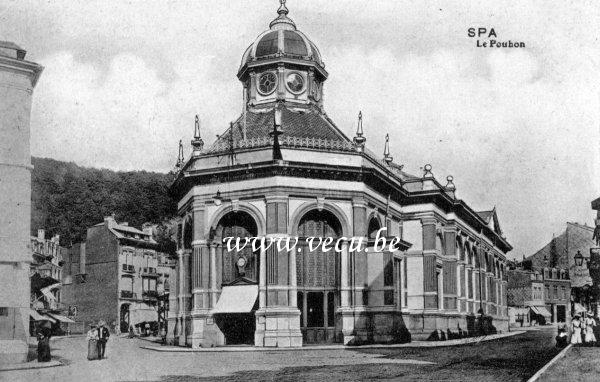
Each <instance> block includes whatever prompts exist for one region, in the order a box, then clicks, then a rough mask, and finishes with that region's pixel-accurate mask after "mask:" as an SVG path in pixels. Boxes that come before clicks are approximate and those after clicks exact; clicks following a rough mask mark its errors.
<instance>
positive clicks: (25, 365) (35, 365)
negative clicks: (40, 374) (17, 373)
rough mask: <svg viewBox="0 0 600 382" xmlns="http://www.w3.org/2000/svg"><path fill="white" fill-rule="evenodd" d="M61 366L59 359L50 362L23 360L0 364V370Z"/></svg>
mask: <svg viewBox="0 0 600 382" xmlns="http://www.w3.org/2000/svg"><path fill="white" fill-rule="evenodd" d="M56 366H62V362H60V361H50V362H41V363H38V362H34V361H31V362H23V363H16V364H12V365H3V366H0V371H2V372H4V371H11V370H34V369H46V368H49V367H56Z"/></svg>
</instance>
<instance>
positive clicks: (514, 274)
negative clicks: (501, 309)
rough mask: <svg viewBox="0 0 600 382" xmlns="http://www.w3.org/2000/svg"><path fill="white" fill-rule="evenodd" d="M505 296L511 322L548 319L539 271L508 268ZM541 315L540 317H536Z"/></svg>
mask: <svg viewBox="0 0 600 382" xmlns="http://www.w3.org/2000/svg"><path fill="white" fill-rule="evenodd" d="M507 276H508V284H507V291H506V298H507V301H508V310H509V318H510V323H511V324H519V323H520V324H523V325H531V324H532V323H533V322H534V321H537V322H538V323H540V322H542V323H543V322H544V321H545V320H546V319H550V317H551V314H550V312H548V310H547V309H546V308H545V302H544V280H543V277H542V275H541V274H540V273H538V272H534V271H529V270H525V269H522V268H518V269H510V268H509V269H508V272H507ZM537 316H541V317H537Z"/></svg>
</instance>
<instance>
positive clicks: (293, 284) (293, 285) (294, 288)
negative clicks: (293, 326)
mask: <svg viewBox="0 0 600 382" xmlns="http://www.w3.org/2000/svg"><path fill="white" fill-rule="evenodd" d="M288 274H289V286H290V289H289V291H288V293H289V295H288V300H289V303H290V306H292V307H293V306H295V307H297V306H298V282H297V277H298V274H297V273H296V248H294V249H293V250H291V251H290V252H289V253H288Z"/></svg>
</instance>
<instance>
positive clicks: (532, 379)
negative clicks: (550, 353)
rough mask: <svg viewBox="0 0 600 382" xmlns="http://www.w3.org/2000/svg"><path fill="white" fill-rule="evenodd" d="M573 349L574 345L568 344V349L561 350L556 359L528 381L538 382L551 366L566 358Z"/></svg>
mask: <svg viewBox="0 0 600 382" xmlns="http://www.w3.org/2000/svg"><path fill="white" fill-rule="evenodd" d="M572 347H573V344H568V345H567V347H566V348H564V349H563V350H561V352H560V353H558V354H557V355H555V356H554V358H552V359H551V360H550V362H548V363H547V364H545V365H544V367H542V368H541V369H540V370H538V371H537V373H535V374H534V375H533V376H532V377H531V378H529V379H528V380H527V382H535V381H537V380H538V379H539V378H540V377H541V376H542V374H544V373H545V372H546V370H548V369H549V368H550V366H552V365H554V364H555V363H556V362H557V361H558V360H559V359H561V358H562V357H564V356H565V354H567V353H568V352H569V350H571V348H572Z"/></svg>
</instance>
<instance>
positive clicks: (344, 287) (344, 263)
mask: <svg viewBox="0 0 600 382" xmlns="http://www.w3.org/2000/svg"><path fill="white" fill-rule="evenodd" d="M348 261H349V257H348V244H347V243H344V244H342V252H341V253H340V300H341V301H340V306H341V307H342V308H345V307H348V305H349V303H350V301H349V300H350V288H349V284H348V273H349V264H348Z"/></svg>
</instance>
